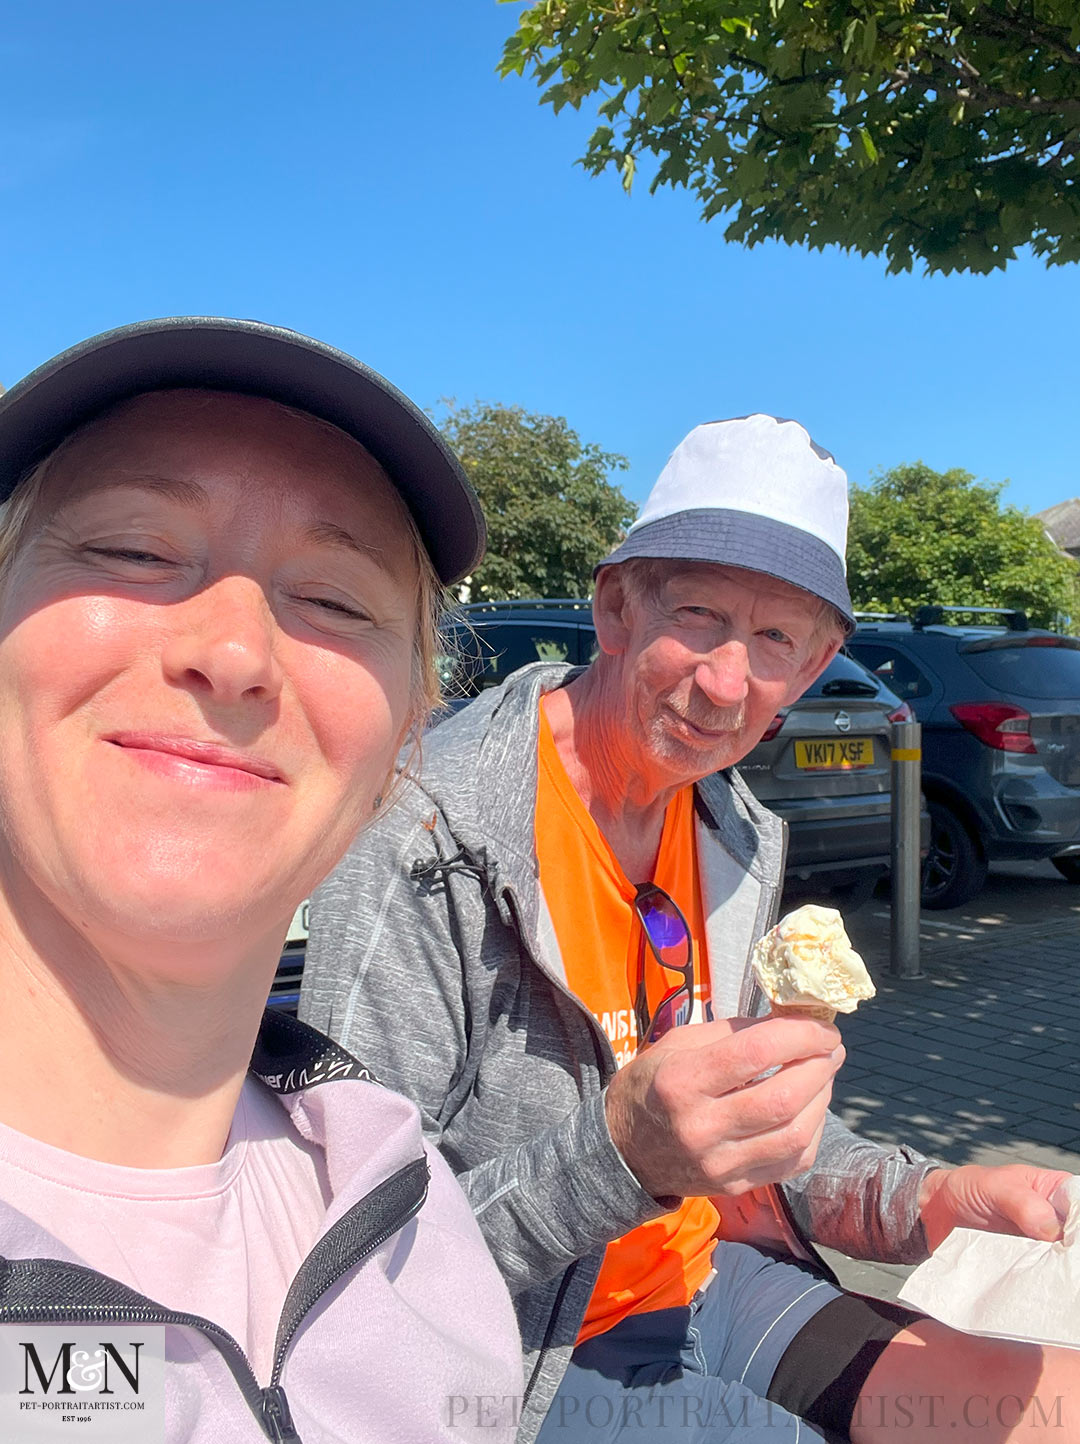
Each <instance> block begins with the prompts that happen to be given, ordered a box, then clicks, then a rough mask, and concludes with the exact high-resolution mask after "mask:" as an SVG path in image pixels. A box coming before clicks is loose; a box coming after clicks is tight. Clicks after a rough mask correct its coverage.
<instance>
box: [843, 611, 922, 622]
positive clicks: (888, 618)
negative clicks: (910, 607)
mask: <svg viewBox="0 0 1080 1444" xmlns="http://www.w3.org/2000/svg"><path fill="white" fill-rule="evenodd" d="M851 615H852V616H853V617H854V618H855V620H856V621H857V622H910V621H911V618H910V617H909V616H908V614H907V612H852V614H851Z"/></svg>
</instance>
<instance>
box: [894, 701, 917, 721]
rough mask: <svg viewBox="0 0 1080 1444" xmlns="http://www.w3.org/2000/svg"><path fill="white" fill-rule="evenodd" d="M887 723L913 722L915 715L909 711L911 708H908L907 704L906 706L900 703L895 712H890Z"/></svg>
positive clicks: (904, 703)
mask: <svg viewBox="0 0 1080 1444" xmlns="http://www.w3.org/2000/svg"><path fill="white" fill-rule="evenodd" d="M889 721H890V722H914V721H915V713H914V712H913V711H912V710H911V708H910V707H909V706H908V704H907V703H906V702H901V703H900V706H899V707H897V709H896V711H895V712H890V713H889Z"/></svg>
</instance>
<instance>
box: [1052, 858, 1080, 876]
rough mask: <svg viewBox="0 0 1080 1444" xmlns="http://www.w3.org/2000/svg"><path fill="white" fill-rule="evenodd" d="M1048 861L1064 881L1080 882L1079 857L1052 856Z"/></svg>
mask: <svg viewBox="0 0 1080 1444" xmlns="http://www.w3.org/2000/svg"><path fill="white" fill-rule="evenodd" d="M1050 861H1051V862H1052V863H1053V864H1054V866H1055V867H1056V868H1057V870H1058V872H1059V873H1061V876H1062V877H1063V878H1064V879H1065V881H1066V882H1080V857H1052V858H1051V859H1050Z"/></svg>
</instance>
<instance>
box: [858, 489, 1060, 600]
mask: <svg viewBox="0 0 1080 1444" xmlns="http://www.w3.org/2000/svg"><path fill="white" fill-rule="evenodd" d="M1003 486H1004V483H1003V482H985V481H983V482H980V481H976V480H975V478H974V476H972V474H971V472H970V471H961V470H959V469H954V470H951V471H933V470H932V469H931V468H930V467H929V466H926V465H925V464H924V463H923V462H921V461H917V462H915V463H914V464H913V465H907V466H894V467H893V468H892V469H891V470H889V471H884V472H881V473H880V474H879V475H878V476H877V477H875V479H874V481H873V482H872V484H871V485H870V486H867V487H861V486H854V487H852V489H851V524H850V527H849V532H848V582H849V585H850V587H851V595H852V598H853V599H854V602H855V606H856V607H857V608H858V609H860V610H862V611H873V612H878V611H884V612H893V611H896V612H911V611H913V610H914V609H915V608H916V607H918V606H921V605H923V604H924V603H926V602H939V603H942V604H944V605H946V606H964V605H965V604H970V605H973V606H983V607H1020V608H1022V609H1023V610H1024V611H1025V612H1027V614H1028V616H1029V617H1030V618H1031V620H1032V622H1033V623H1034V624H1035V625H1037V626H1044V627H1045V626H1052V625H1054V624H1055V623H1056V622H1057V621H1058V620H1059V619H1060V617H1061V616H1063V615H1064V616H1071V617H1074V618H1075V617H1076V616H1077V614H1078V612H1080V608H1078V606H1077V600H1078V591H1077V576H1078V570H1080V569H1078V567H1077V564H1076V562H1074V561H1072V560H1071V558H1069V557H1067V556H1065V555H1064V554H1063V553H1062V552H1059V551H1058V549H1057V547H1056V546H1055V545H1054V543H1053V542H1052V541H1051V540H1050V539H1049V537H1047V535H1046V533H1045V531H1044V530H1043V528H1042V524H1041V522H1039V521H1038V520H1037V519H1036V518H1034V517H1031V516H1028V515H1027V514H1026V513H1025V512H1023V511H1021V510H1019V508H1017V507H1015V506H1002V504H1001V491H1002V487H1003Z"/></svg>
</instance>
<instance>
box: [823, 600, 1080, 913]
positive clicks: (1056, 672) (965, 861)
mask: <svg viewBox="0 0 1080 1444" xmlns="http://www.w3.org/2000/svg"><path fill="white" fill-rule="evenodd" d="M954 619H955V620H954ZM961 619H963V621H961ZM848 646H849V650H850V651H851V653H852V655H853V656H855V657H856V658H857V659H858V660H859V661H860V662H862V663H863V665H864V666H865V667H867V668H868V669H869V670H870V671H872V672H873V673H874V675H875V676H876V677H879V678H880V679H881V680H882V681H883V682H886V683H887V684H888V686H889V687H890V688H891V689H892V690H893V691H894V692H895V693H896V694H897V696H899V697H902V698H903V699H904V701H905V702H907V703H908V705H909V706H910V707H911V709H912V711H913V713H914V715H915V717H916V719H917V720H918V721H919V722H921V723H922V728H923V743H922V748H923V791H924V793H925V795H926V798H927V804H928V807H929V811H930V818H931V835H930V851H929V854H928V856H927V858H926V863H925V866H924V874H923V906H924V907H928V908H946V907H959V906H960V905H961V904H962V903H965V902H967V901H968V899H969V898H971V897H973V896H974V895H975V894H976V893H977V892H978V891H979V890H980V888H981V887H982V885H983V883H984V881H985V879H986V871H987V865H988V863H989V862H991V861H994V860H997V859H1005V858H1050V859H1051V861H1052V862H1053V863H1054V866H1055V867H1056V868H1057V869H1058V871H1059V872H1060V873H1061V874H1062V876H1063V877H1065V878H1067V879H1068V880H1069V881H1070V882H1080V639H1077V638H1075V637H1065V636H1061V635H1059V634H1058V633H1056V632H1049V631H1041V630H1036V629H1033V628H1031V627H1029V626H1028V622H1027V618H1026V617H1025V615H1024V614H1023V612H1018V611H1006V610H1004V609H1000V608H992V607H935V606H927V607H923V608H921V609H920V610H919V611H918V612H917V613H916V614H915V616H914V617H913V618H910V619H908V618H900V617H895V616H884V615H876V616H872V615H869V614H862V617H861V619H860V622H859V626H858V628H857V630H856V633H855V636H854V637H853V638H852V639H851V641H850V642H849V644H848Z"/></svg>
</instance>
